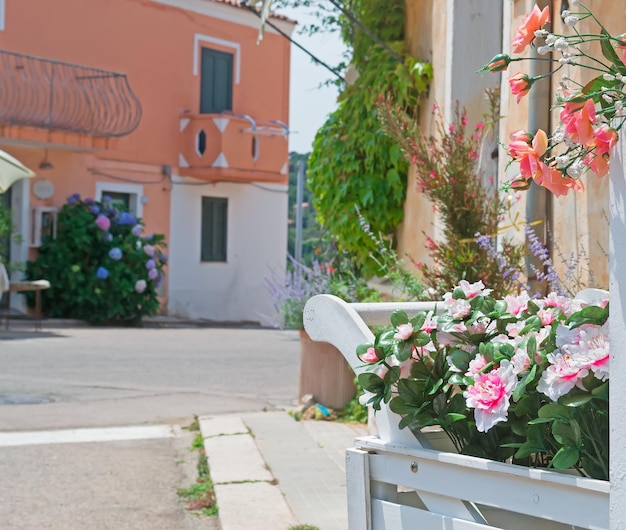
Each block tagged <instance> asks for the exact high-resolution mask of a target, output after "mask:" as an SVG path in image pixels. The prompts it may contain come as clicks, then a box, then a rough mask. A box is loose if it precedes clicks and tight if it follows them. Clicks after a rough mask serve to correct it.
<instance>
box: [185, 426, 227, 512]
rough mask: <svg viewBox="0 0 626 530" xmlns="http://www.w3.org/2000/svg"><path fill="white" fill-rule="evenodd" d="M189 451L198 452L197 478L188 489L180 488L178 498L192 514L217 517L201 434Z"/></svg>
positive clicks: (215, 502)
mask: <svg viewBox="0 0 626 530" xmlns="http://www.w3.org/2000/svg"><path fill="white" fill-rule="evenodd" d="M191 449H192V450H193V451H198V462H197V464H196V469H197V471H198V478H197V480H196V482H195V483H194V484H192V485H191V486H189V487H188V488H180V489H179V490H178V496H179V497H181V498H182V499H184V500H185V502H186V504H187V509H188V510H191V511H192V512H194V513H198V514H202V515H206V516H212V515H217V513H218V508H217V499H216V497H215V489H214V487H213V481H212V480H211V475H210V473H209V461H208V459H207V456H206V452H205V450H204V440H203V439H202V435H201V434H198V435H197V436H196V437H195V438H194V441H193V443H192V446H191Z"/></svg>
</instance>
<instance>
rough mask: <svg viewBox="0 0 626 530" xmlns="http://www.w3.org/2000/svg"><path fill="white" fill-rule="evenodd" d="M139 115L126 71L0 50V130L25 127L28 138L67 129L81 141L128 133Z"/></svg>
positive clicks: (0, 133)
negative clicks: (42, 132) (28, 130)
mask: <svg viewBox="0 0 626 530" xmlns="http://www.w3.org/2000/svg"><path fill="white" fill-rule="evenodd" d="M140 120H141V105H140V103H139V100H138V99H137V97H136V96H135V94H133V91H132V90H131V88H130V85H129V83H128V79H127V77H126V74H123V73H119V72H112V71H109V70H102V69H99V68H91V67H88V66H81V65H77V64H72V63H67V62H62V61H55V60H50V59H43V58H40V57H34V56H31V55H24V54H21V53H14V52H10V51H5V50H0V136H2V137H12V136H15V135H19V132H20V131H19V129H23V128H30V129H31V130H32V131H31V132H33V131H34V133H35V134H34V135H31V137H33V138H37V132H41V131H45V132H47V135H46V137H47V138H49V137H50V134H51V133H57V135H58V133H66V134H65V135H62V136H63V137H64V138H68V137H70V138H71V137H73V138H74V141H80V138H82V139H83V143H84V138H85V137H87V138H91V139H97V138H100V139H106V138H117V137H120V136H125V135H127V134H130V133H131V132H133V131H134V130H135V129H136V128H137V126H138V125H139V122H140ZM16 129H18V131H16ZM22 132H23V131H22ZM68 133H69V134H68ZM70 143H71V140H70Z"/></svg>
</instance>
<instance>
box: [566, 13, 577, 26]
mask: <svg viewBox="0 0 626 530" xmlns="http://www.w3.org/2000/svg"><path fill="white" fill-rule="evenodd" d="M563 22H565V23H566V24H567V25H568V26H570V27H572V28H573V27H574V26H575V25H576V24H577V23H578V17H575V16H574V15H570V16H567V17H565V18H564V19H563Z"/></svg>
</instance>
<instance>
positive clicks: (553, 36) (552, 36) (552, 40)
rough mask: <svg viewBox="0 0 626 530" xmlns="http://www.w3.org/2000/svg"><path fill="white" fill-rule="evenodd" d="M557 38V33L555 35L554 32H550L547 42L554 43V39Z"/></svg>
mask: <svg viewBox="0 0 626 530" xmlns="http://www.w3.org/2000/svg"><path fill="white" fill-rule="evenodd" d="M555 40H556V35H553V34H552V33H550V34H549V35H548V36H547V37H546V44H548V45H550V44H554V41H555Z"/></svg>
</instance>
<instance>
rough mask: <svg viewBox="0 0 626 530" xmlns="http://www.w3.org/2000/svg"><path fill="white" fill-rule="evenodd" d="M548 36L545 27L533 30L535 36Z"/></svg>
mask: <svg viewBox="0 0 626 530" xmlns="http://www.w3.org/2000/svg"><path fill="white" fill-rule="evenodd" d="M547 36H548V32H547V31H546V30H545V29H538V30H536V31H535V37H537V38H539V39H540V38H542V37H547Z"/></svg>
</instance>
